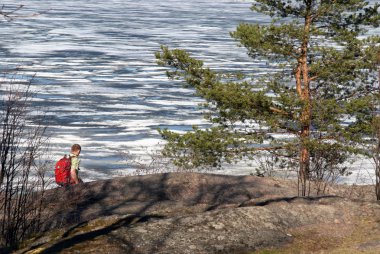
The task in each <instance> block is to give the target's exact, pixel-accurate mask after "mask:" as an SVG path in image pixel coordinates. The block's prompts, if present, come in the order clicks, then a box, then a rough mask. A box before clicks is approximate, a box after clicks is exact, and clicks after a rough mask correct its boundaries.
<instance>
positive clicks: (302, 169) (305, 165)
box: [296, 0, 312, 196]
mask: <svg viewBox="0 0 380 254" xmlns="http://www.w3.org/2000/svg"><path fill="white" fill-rule="evenodd" d="M311 22H312V16H311V1H310V0H309V1H307V9H306V15H305V25H304V36H303V41H302V44H301V56H300V58H299V59H298V68H297V71H296V85H297V87H296V89H297V91H298V92H299V93H300V96H301V100H302V102H303V109H302V113H301V118H300V122H301V131H300V141H301V142H300V144H301V145H300V154H299V156H300V165H299V187H298V195H300V196H306V194H307V193H306V189H307V181H308V179H309V171H310V149H309V148H308V146H307V141H308V140H309V139H310V129H311V128H310V127H311V95H310V77H309V67H308V64H307V58H308V44H309V34H310V28H311Z"/></svg>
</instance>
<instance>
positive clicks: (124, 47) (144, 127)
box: [0, 0, 367, 180]
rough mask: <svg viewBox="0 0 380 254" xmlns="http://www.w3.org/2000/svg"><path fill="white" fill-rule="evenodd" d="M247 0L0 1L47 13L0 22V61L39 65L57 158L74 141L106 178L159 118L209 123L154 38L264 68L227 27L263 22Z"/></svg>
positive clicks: (38, 81)
mask: <svg viewBox="0 0 380 254" xmlns="http://www.w3.org/2000/svg"><path fill="white" fill-rule="evenodd" d="M250 2H251V1H244V0H241V1H239V0H230V1H228V0H214V1H210V0H194V1H187V2H183V1H179V0H168V1H161V0H150V1H143V0H110V1H100V0H65V1H57V0H23V1H19V2H18V1H14V0H12V1H3V2H2V3H3V4H5V6H6V8H7V6H8V7H9V8H11V7H12V6H13V8H14V6H15V4H18V3H20V4H24V5H25V8H24V9H23V10H22V11H20V14H25V15H27V14H28V13H34V12H43V13H42V14H41V15H39V16H36V17H27V18H21V19H16V20H14V21H12V22H5V21H3V22H1V25H0V33H1V35H2V39H1V40H0V53H1V60H2V61H1V63H0V67H1V69H2V71H4V70H6V69H11V68H15V67H20V69H21V70H20V72H19V73H20V74H22V75H23V76H24V79H28V78H30V77H31V76H33V75H34V74H36V78H35V80H34V89H35V90H36V91H37V95H36V98H35V102H36V105H38V106H42V107H43V108H44V109H45V111H46V112H47V114H48V115H49V117H50V121H51V124H50V128H49V133H50V134H51V136H52V138H51V142H52V152H53V155H54V158H55V159H58V158H59V157H60V156H61V155H63V154H64V153H67V152H68V149H69V147H70V145H71V144H72V143H79V144H81V145H82V148H83V151H82V154H83V157H82V176H84V178H85V179H87V180H92V179H100V178H110V177H112V176H117V175H120V174H124V173H127V172H128V169H127V168H126V165H125V162H124V161H122V159H123V157H122V156H121V155H120V152H130V153H132V154H139V153H142V152H144V148H143V147H150V148H152V147H156V146H157V144H158V143H159V142H160V141H161V139H160V137H159V135H158V133H157V128H158V127H161V128H165V127H167V128H169V129H177V130H178V129H180V130H187V129H190V128H191V125H193V124H199V125H205V124H206V122H205V121H204V120H203V119H202V116H201V115H200V112H199V110H198V108H197V104H198V103H199V102H200V100H199V99H197V98H195V97H193V91H192V90H190V89H185V88H183V87H181V84H180V83H178V82H173V81H169V80H168V79H167V78H166V75H165V73H164V70H163V69H162V68H160V67H158V66H157V65H156V62H155V58H154V52H156V51H158V50H159V48H160V45H162V44H163V45H168V46H169V47H171V48H174V47H178V48H183V49H187V50H189V51H190V52H191V53H192V54H193V55H194V56H196V57H198V58H200V59H202V60H205V62H206V64H207V65H208V66H210V67H212V68H215V69H224V70H247V71H248V70H249V71H250V72H252V73H258V74H259V73H265V72H267V71H270V70H269V69H268V66H267V65H266V64H265V63H264V62H258V61H256V62H255V61H253V60H252V59H250V58H248V56H247V55H246V52H245V50H244V49H243V48H238V47H236V42H235V41H233V40H232V39H231V38H230V36H229V32H230V31H233V30H234V29H235V27H236V26H237V25H238V24H239V23H240V22H260V23H263V22H269V19H268V18H266V17H263V16H261V15H258V14H254V13H252V12H251V11H250V9H249V7H250V6H251V3H250ZM366 167H367V166H366ZM249 170H250V169H243V168H241V170H240V171H239V169H233V170H232V169H231V170H230V171H226V172H227V173H233V174H239V173H249Z"/></svg>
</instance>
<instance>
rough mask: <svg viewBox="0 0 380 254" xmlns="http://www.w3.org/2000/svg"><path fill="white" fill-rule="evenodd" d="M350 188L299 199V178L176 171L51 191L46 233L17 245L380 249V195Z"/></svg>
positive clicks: (39, 248)
mask: <svg viewBox="0 0 380 254" xmlns="http://www.w3.org/2000/svg"><path fill="white" fill-rule="evenodd" d="M342 188H343V189H344V187H342ZM342 188H341V189H340V190H338V189H331V193H333V194H334V195H330V196H321V197H309V198H299V197H296V193H295V190H296V186H295V183H294V182H292V181H284V180H277V179H272V178H262V177H254V176H222V175H211V174H196V173H170V174H157V175H147V176H133V177H125V178H117V179H112V180H107V181H98V182H91V183H86V184H84V185H83V186H76V187H75V188H72V189H69V190H64V189H56V190H51V191H49V193H48V197H49V198H48V205H49V214H47V220H46V224H45V229H46V230H47V232H45V233H44V234H42V235H41V236H38V237H35V238H33V239H31V240H29V241H27V242H26V243H25V246H24V248H23V249H22V250H20V251H19V253H58V252H59V253H253V252H254V251H260V250H264V249H267V248H270V249H272V250H276V248H277V249H281V250H289V252H287V253H294V252H293V251H294V248H296V249H297V251H300V252H299V253H302V251H304V252H305V253H312V252H313V251H315V252H318V251H321V250H333V249H339V248H348V249H349V250H355V251H358V252H359V251H364V252H366V251H367V252H368V253H372V252H373V253H376V251H378V250H379V251H380V249H379V245H380V204H379V203H376V202H374V201H363V200H360V201H358V200H356V201H355V200H352V199H348V198H345V197H341V196H337V195H335V194H336V193H340V194H342V193H348V192H347V191H344V190H343V189H342ZM63 201H64V202H63ZM356 234H357V235H360V237H358V238H359V239H357V238H355V239H353V237H355V235H356ZM292 250H293V251H292Z"/></svg>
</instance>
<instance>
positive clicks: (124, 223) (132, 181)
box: [32, 173, 325, 253]
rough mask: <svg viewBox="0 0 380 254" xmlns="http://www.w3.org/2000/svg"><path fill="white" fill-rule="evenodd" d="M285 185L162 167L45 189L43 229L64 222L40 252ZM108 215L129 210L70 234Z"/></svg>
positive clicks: (166, 234) (279, 191)
mask: <svg viewBox="0 0 380 254" xmlns="http://www.w3.org/2000/svg"><path fill="white" fill-rule="evenodd" d="M288 189H289V188H288V187H286V186H285V187H284V188H283V187H279V186H278V185H277V184H275V182H273V181H272V182H270V180H267V179H266V178H263V177H255V176H226V175H216V174H201V173H164V174H153V175H143V176H129V177H119V178H113V179H110V180H101V181H96V182H88V183H84V184H82V185H76V186H70V188H57V189H53V190H49V193H48V194H47V197H46V201H45V202H46V203H47V205H48V207H49V213H48V214H47V215H46V217H45V218H46V220H45V223H44V227H43V230H44V231H48V230H51V229H59V228H67V230H66V231H65V232H64V233H63V234H62V237H63V238H67V239H63V240H61V241H58V242H57V243H53V245H51V246H50V247H49V248H48V249H46V250H45V251H44V252H42V253H57V252H59V251H62V250H63V249H65V248H69V247H71V246H73V245H75V244H79V243H81V242H84V241H87V240H90V239H93V238H94V237H97V236H100V235H104V234H108V233H110V232H112V231H113V230H116V229H118V228H120V227H129V226H131V225H132V224H133V225H134V224H136V223H143V222H148V221H150V220H160V219H165V218H168V217H170V218H174V223H175V221H176V218H177V217H181V216H187V215H191V214H196V213H202V212H205V211H212V210H216V209H223V208H230V207H243V206H245V205H246V206H249V204H248V203H249V202H250V201H254V200H256V199H258V198H263V197H265V196H267V195H268V196H272V197H273V196H281V197H284V196H292V195H295V194H296V191H297V190H296V189H294V192H289V190H288ZM324 198H325V197H324ZM296 199H297V197H290V198H278V199H276V198H275V199H268V200H266V201H260V202H256V203H255V205H257V206H264V205H267V204H270V203H273V202H280V201H287V202H293V201H295V200H296ZM309 199H310V200H312V198H309ZM314 199H315V198H314ZM168 211H169V212H168ZM184 211H186V212H184ZM113 215H118V216H126V215H130V216H127V217H126V218H124V219H122V220H119V221H117V222H115V223H114V224H112V225H110V226H107V227H104V228H102V229H99V230H94V231H91V232H86V233H82V234H79V235H75V236H72V237H70V235H72V234H74V232H76V231H77V229H80V228H81V227H83V226H84V225H85V224H86V223H88V222H89V221H91V220H93V219H97V218H100V217H102V216H113ZM176 216H177V217H176ZM173 233H175V227H173V228H170V229H168V230H166V229H165V230H163V232H162V234H161V236H160V238H159V239H156V240H155V241H152V242H151V243H149V245H150V247H149V248H151V249H150V250H149V252H148V253H155V252H158V251H160V250H162V249H163V248H165V244H166V242H167V241H168V239H170V237H171V236H172V234H173ZM112 237H113V239H115V241H118V242H120V246H126V247H125V248H126V250H125V251H126V252H131V251H132V253H137V252H138V250H137V249H136V248H135V247H134V246H136V245H134V244H135V243H133V242H132V243H131V242H129V241H128V240H127V239H126V238H125V237H123V236H122V235H120V236H119V235H118V236H115V235H113V236H112ZM36 244H39V243H38V242H36ZM32 248H33V249H35V248H36V247H32ZM147 248H148V247H147Z"/></svg>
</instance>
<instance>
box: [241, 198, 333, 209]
mask: <svg viewBox="0 0 380 254" xmlns="http://www.w3.org/2000/svg"><path fill="white" fill-rule="evenodd" d="M326 198H340V197H339V196H333V195H329V196H318V197H298V196H294V197H282V198H274V199H267V200H264V201H258V202H251V203H248V204H247V203H243V204H241V205H239V207H248V206H266V205H270V204H272V203H279V202H288V203H292V202H295V201H303V202H305V201H306V203H312V201H319V200H321V199H326Z"/></svg>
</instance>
